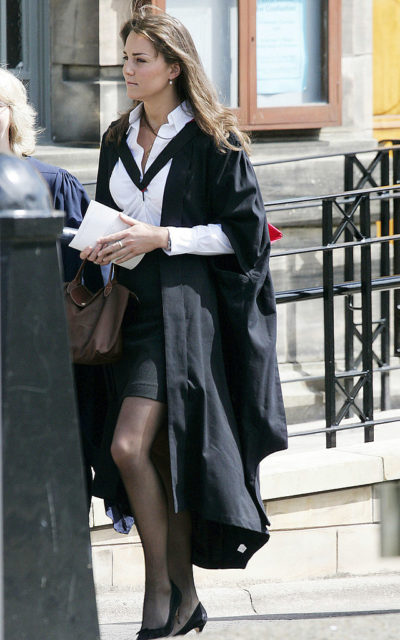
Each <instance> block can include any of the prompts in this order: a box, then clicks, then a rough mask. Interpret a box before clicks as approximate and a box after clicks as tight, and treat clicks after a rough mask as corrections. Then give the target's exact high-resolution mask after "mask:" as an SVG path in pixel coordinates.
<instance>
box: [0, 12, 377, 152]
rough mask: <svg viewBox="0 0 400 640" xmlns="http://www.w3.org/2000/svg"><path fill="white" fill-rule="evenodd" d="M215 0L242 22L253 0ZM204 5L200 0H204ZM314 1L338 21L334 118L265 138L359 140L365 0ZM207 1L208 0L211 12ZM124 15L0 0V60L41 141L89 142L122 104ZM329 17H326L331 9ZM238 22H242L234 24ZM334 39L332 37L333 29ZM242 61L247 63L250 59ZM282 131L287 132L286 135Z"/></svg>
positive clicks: (262, 129) (364, 112)
mask: <svg viewBox="0 0 400 640" xmlns="http://www.w3.org/2000/svg"><path fill="white" fill-rule="evenodd" d="M155 2H156V4H158V5H162V6H164V5H166V8H167V10H168V8H169V7H171V11H172V9H174V11H175V14H177V15H182V17H185V16H186V18H187V19H188V20H189V22H190V9H188V8H187V7H186V9H181V10H180V9H179V6H181V5H182V3H181V2H180V0H175V2H174V1H173V0H171V2H168V0H167V2H165V0H164V1H160V0H158V1H157V0H155ZM218 2H219V3H220V4H221V6H222V5H224V4H227V3H228V4H229V7H227V10H228V9H229V11H232V10H235V11H236V12H239V13H237V15H238V25H241V24H242V21H243V16H244V17H245V18H246V16H247V14H246V15H245V13H244V12H245V11H246V10H247V7H249V12H250V5H251V6H253V5H254V6H255V5H256V2H255V0H239V2H238V1H237V0H218ZM263 2H265V0H258V3H257V14H255V13H254V12H255V11H256V9H254V12H253V13H254V15H256V16H257V17H256V18H255V19H257V20H259V19H261V18H259V13H258V11H259V10H261V9H262V3H263ZM274 2H275V3H276V5H277V7H278V9H279V10H281V11H283V10H284V9H285V7H284V5H286V9H285V10H286V11H289V12H290V11H291V9H290V7H289V9H287V7H288V6H290V4H291V3H293V11H294V10H295V8H296V7H295V5H296V3H298V4H299V6H300V5H301V4H302V3H303V5H304V7H308V6H309V7H310V8H309V9H307V10H308V11H311V10H312V11H315V10H314V3H315V0H289V2H282V0H274ZM320 2H321V5H320ZM203 4H204V3H203ZM207 4H209V2H208V0H206V2H205V5H207ZM183 5H184V3H183ZM183 5H182V6H183ZM196 5H199V6H198V7H197V10H199V7H200V8H201V6H200V5H201V3H199V2H197V3H196V2H194V3H193V5H191V6H193V9H192V11H193V12H194V11H195V10H196V9H195V7H196ZM322 5H326V12H327V14H328V13H329V12H332V11H333V9H332V6H333V5H334V10H335V16H334V19H335V20H336V21H338V22H340V24H338V25H337V31H339V32H340V31H341V39H342V47H341V54H340V52H337V51H336V52H333V55H335V56H336V58H338V59H339V67H340V68H339V74H338V78H337V83H338V85H337V86H338V89H337V90H338V91H340V87H341V91H340V94H341V99H340V105H339V110H338V117H337V123H338V124H337V125H336V126H333V127H332V126H322V127H321V128H312V129H307V133H306V134H305V133H304V131H302V129H301V125H299V124H297V125H296V127H295V128H293V129H292V130H291V126H290V124H289V125H286V124H284V125H283V128H282V131H283V132H285V133H286V136H282V135H280V136H279V133H278V134H277V131H278V132H279V124H278V125H275V126H274V131H273V135H272V134H271V135H272V139H273V140H277V139H278V140H279V139H282V137H284V138H286V139H287V138H289V139H290V140H298V141H300V142H301V141H303V140H309V139H311V140H314V141H315V140H321V141H336V140H347V141H348V140H351V141H353V142H361V141H365V140H368V139H370V138H371V126H372V124H371V123H372V85H371V83H372V0H346V2H340V0H317V5H315V6H322ZM215 8H216V7H215V2H214V5H213V7H212V11H214V10H215ZM204 9H205V6H204ZM299 10H300V8H299ZM179 11H180V12H181V13H179ZM185 11H186V13H185ZM250 13H251V12H250ZM250 13H249V15H250ZM128 15H129V1H128V0H84V1H83V2H82V1H81V0H69V2H64V1H62V0H30V1H29V2H28V1H27V0H12V1H11V0H0V18H1V20H0V59H1V62H2V63H7V64H8V66H9V67H10V68H13V67H14V68H15V69H16V73H18V74H19V76H20V77H21V78H22V79H24V80H25V81H26V82H27V83H28V84H29V87H30V92H31V98H32V100H33V102H34V103H35V104H36V106H37V107H38V110H39V113H40V120H41V124H42V125H43V126H44V127H45V129H46V136H47V139H48V140H52V141H54V142H74V143H76V142H78V143H79V142H82V143H87V142H92V143H96V142H98V140H99V138H100V135H101V132H102V131H103V130H104V129H105V127H106V125H107V124H108V123H109V122H110V120H111V119H113V118H114V117H115V116H116V115H117V113H118V112H119V111H121V110H123V109H124V108H125V107H126V106H127V103H126V98H125V91H124V85H123V81H122V76H121V44H120V41H119V37H118V31H119V27H120V25H121V23H122V22H123V21H124V20H125V19H126V18H127V17H128ZM215 15H216V14H215ZM226 15H228V13H227V14H226ZM229 15H230V14H229ZM260 15H261V14H260ZM211 16H214V14H211ZM246 19H247V18H246ZM329 20H333V18H332V16H330V17H329ZM240 29H243V27H242V26H240ZM257 29H258V31H257V37H260V38H261V36H260V33H261V32H262V30H261V27H260V28H258V26H257ZM249 33H250V32H247V31H246V32H243V31H241V32H240V39H241V42H240V43H239V46H240V50H241V49H243V48H244V47H245V46H247V43H246V37H247V36H248V34H249ZM327 33H328V32H326V34H325V35H324V33H322V35H321V44H322V48H323V47H324V46H325V45H326V46H327V44H326V43H325V45H324V42H323V39H324V38H325V39H326V38H327V37H328V36H327ZM307 37H308V36H307V34H306V36H305V38H307ZM330 37H331V33H329V38H330ZM335 37H336V36H335ZM249 39H251V36H250V35H249ZM253 39H254V38H253ZM337 43H340V33H339V39H338V40H337ZM267 45H268V43H267ZM335 46H336V44H335ZM338 46H339V45H338ZM266 51H268V49H266ZM249 60H250V58H248V60H247V64H248V65H249V64H250V65H251V60H250V62H249ZM310 64H311V60H308V62H307V65H308V66H309V65H310ZM251 71H252V68H251V67H248V68H246V60H244V61H243V60H242V61H241V62H240V68H239V74H240V76H241V77H242V78H244V77H246V76H247V75H249V74H250V75H251ZM257 73H258V71H257ZM324 73H325V74H326V73H327V74H328V76H329V74H331V73H332V69H326V70H325V71H324ZM217 81H218V79H217ZM245 90H246V89H245ZM333 90H335V91H336V88H332V87H331V88H330V91H333ZM242 98H243V100H246V99H247V96H243V94H242ZM271 113H272V112H271ZM266 118H267V120H265V118H264V124H265V126H264V125H263V124H262V123H261V124H260V125H257V126H255V127H254V128H255V129H257V131H258V136H260V135H261V137H262V138H263V139H264V138H265V137H266V139H269V137H268V130H269V126H268V115H267V116H266ZM299 127H300V128H299ZM248 128H251V125H250V126H249V127H248ZM290 130H291V135H288V134H289V132H290ZM264 134H265V136H264ZM258 139H259V138H258Z"/></svg>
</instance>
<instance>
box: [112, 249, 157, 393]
mask: <svg viewBox="0 0 400 640" xmlns="http://www.w3.org/2000/svg"><path fill="white" fill-rule="evenodd" d="M159 255H160V250H156V251H152V252H151V253H147V254H146V255H145V256H144V258H143V259H142V260H141V261H140V262H139V264H138V265H137V267H135V268H134V269H131V270H129V269H125V268H123V267H119V268H118V271H117V278H118V282H120V283H121V284H123V285H124V286H125V287H128V289H130V290H131V291H133V292H134V293H135V295H136V296H137V298H138V300H137V301H136V302H135V303H134V304H133V305H132V307H131V308H130V309H129V312H128V313H127V315H126V318H125V322H124V325H123V355H122V359H121V360H120V361H119V362H117V363H116V364H115V365H113V367H112V376H113V383H114V389H115V392H116V395H117V397H118V398H119V400H120V401H121V402H122V400H123V399H124V398H126V397H132V396H141V397H143V398H151V399H152V400H158V401H159V402H166V400H167V391H166V373H165V344H164V325H163V311H162V300H161V285H160V264H159Z"/></svg>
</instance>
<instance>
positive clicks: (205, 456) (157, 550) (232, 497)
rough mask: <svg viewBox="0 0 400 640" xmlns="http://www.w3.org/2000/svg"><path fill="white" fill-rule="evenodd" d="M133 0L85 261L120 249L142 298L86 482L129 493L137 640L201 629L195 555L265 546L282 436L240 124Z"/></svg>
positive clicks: (223, 562) (210, 561)
mask: <svg viewBox="0 0 400 640" xmlns="http://www.w3.org/2000/svg"><path fill="white" fill-rule="evenodd" d="M133 5H134V6H133V13H132V18H131V19H130V20H128V21H127V22H126V24H125V25H124V26H123V28H122V30H121V37H122V41H123V46H124V50H123V60H124V64H123V74H124V78H125V82H126V88H127V94H128V97H129V98H131V100H132V101H133V104H132V108H131V109H130V110H129V111H128V112H127V113H125V114H123V115H122V116H121V117H120V118H119V119H118V120H117V121H115V122H113V123H111V125H110V127H109V128H108V130H107V131H106V133H105V135H104V136H103V141H102V146H101V151H100V161H99V171H98V178H97V191H96V199H97V200H99V201H100V202H102V203H103V204H106V205H108V206H110V207H112V208H114V209H116V210H119V211H121V214H120V215H121V219H122V220H123V221H124V222H125V224H126V229H125V230H124V231H121V232H118V233H115V234H112V235H109V236H107V237H103V238H99V239H98V242H97V244H96V245H95V246H93V247H87V248H86V249H85V250H84V251H83V252H82V253H81V258H87V259H88V260H90V261H93V262H95V263H97V264H100V265H108V264H109V263H110V262H111V261H112V262H114V263H116V264H117V265H118V266H117V277H118V280H119V281H120V282H121V283H123V284H124V285H126V286H127V287H129V288H130V289H131V290H132V291H134V292H135V293H136V295H137V297H138V299H139V303H138V305H137V308H136V309H135V310H134V313H133V314H132V316H130V317H129V319H127V321H126V322H125V326H124V343H123V344H124V353H123V356H122V359H121V361H120V362H118V363H116V364H115V365H113V367H112V372H111V373H112V375H111V379H110V387H111V390H112V394H113V398H112V400H111V402H110V406H109V411H108V417H107V425H106V430H105V434H104V440H103V442H104V447H103V453H104V457H103V460H102V463H101V464H100V465H99V466H98V469H97V470H96V475H95V481H94V493H95V495H98V496H100V497H103V498H104V499H106V500H108V501H114V502H116V503H118V502H119V503H120V504H123V503H124V494H125V506H126V509H130V511H131V512H132V513H133V516H134V518H135V523H136V526H137V529H138V532H139V535H140V538H141V541H142V545H143V550H144V559H145V572H146V578H145V594H144V605H143V619H142V628H141V630H140V631H139V640H146V639H147V638H159V637H166V636H168V635H171V633H172V634H173V635H179V634H186V633H187V632H189V631H190V630H192V629H195V628H197V629H199V630H201V629H202V628H203V627H204V624H205V622H206V619H207V617H206V612H205V610H204V608H203V607H202V605H201V603H200V602H199V599H198V596H197V593H196V589H195V585H194V580H193V567H192V565H193V563H194V564H197V565H199V566H202V567H206V568H232V567H245V566H246V564H247V562H248V560H249V558H250V557H251V556H252V555H253V554H254V553H255V552H256V551H257V549H259V548H260V547H261V546H262V545H263V544H265V543H266V542H267V540H268V537H269V534H268V531H267V525H268V519H267V517H266V514H265V510H264V507H263V503H262V500H261V497H260V492H259V481H258V465H259V463H260V461H261V459H262V458H264V457H265V456H266V455H268V454H270V453H272V452H274V451H278V450H280V449H284V448H286V446H287V432H286V423H285V416H284V410H283V404H282V395H281V390H280V382H279V376H278V370H277V364H276V349H275V340H276V335H275V331H276V311H275V298H274V292H273V287H272V282H271V276H270V271H269V266H268V263H269V252H270V238H269V232H268V225H267V221H266V216H265V211H264V206H263V200H262V196H261V193H260V190H259V187H258V183H257V180H256V177H255V175H254V171H253V168H252V165H251V163H250V161H249V159H248V155H247V150H248V138H247V136H246V135H245V134H244V133H242V132H241V131H240V130H239V128H238V126H237V122H236V119H235V117H234V115H233V113H232V112H231V111H230V110H229V109H227V108H226V107H224V106H223V105H222V104H221V103H220V102H219V101H218V99H217V97H216V93H215V92H214V90H213V89H212V87H211V84H210V82H209V80H208V78H207V77H206V76H205V73H204V71H203V68H202V65H201V62H200V60H199V56H198V54H197V51H196V49H195V46H194V44H193V41H192V38H191V36H190V34H189V33H188V31H187V30H186V28H185V27H184V26H183V25H182V24H181V23H180V22H179V21H178V20H176V19H175V18H172V17H171V16H169V15H167V14H165V13H163V12H160V11H158V10H156V9H154V8H152V7H151V6H149V5H146V4H143V3H142V2H139V3H137V2H136V3H133ZM143 254H144V257H143V258H142V260H141V261H140V262H139V264H138V265H137V266H136V267H135V268H134V269H132V270H129V269H127V268H126V267H124V266H123V263H124V262H125V261H126V260H128V259H130V258H133V257H135V256H138V255H143Z"/></svg>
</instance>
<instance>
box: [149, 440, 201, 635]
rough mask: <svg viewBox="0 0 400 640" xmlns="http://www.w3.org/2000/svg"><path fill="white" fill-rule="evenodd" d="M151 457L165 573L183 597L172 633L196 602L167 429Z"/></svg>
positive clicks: (187, 523)
mask: <svg viewBox="0 0 400 640" xmlns="http://www.w3.org/2000/svg"><path fill="white" fill-rule="evenodd" d="M151 455H152V459H153V460H154V464H155V466H156V468H157V470H158V472H159V474H160V476H161V478H162V481H163V485H164V488H165V492H166V494H167V499H168V547H167V549H168V571H169V575H170V577H171V580H173V582H174V583H175V584H176V585H177V587H178V588H179V589H180V591H181V593H182V602H181V604H180V607H179V617H178V621H177V623H176V624H175V627H174V633H175V632H176V631H178V630H179V629H180V628H181V627H183V626H184V624H185V623H186V622H187V620H188V619H189V617H190V616H191V614H192V613H193V611H194V609H195V608H196V606H197V604H198V602H199V599H198V596H197V593H196V587H195V584H194V579H193V565H192V544H191V539H192V519H191V515H190V512H189V511H181V512H180V513H175V510H174V502H173V495H172V482H171V467H170V455H169V447H168V432H167V429H166V428H163V429H161V430H160V431H159V433H158V435H157V438H156V440H155V443H154V446H153V448H152V451H151Z"/></svg>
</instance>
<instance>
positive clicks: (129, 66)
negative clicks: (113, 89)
mask: <svg viewBox="0 0 400 640" xmlns="http://www.w3.org/2000/svg"><path fill="white" fill-rule="evenodd" d="M123 73H124V78H125V82H126V90H127V95H128V98H130V99H131V100H143V102H148V101H149V100H153V99H154V98H161V99H162V97H163V95H165V94H166V93H167V91H168V90H169V88H170V86H169V80H170V79H171V80H172V79H173V78H176V76H177V75H178V74H179V66H178V65H171V64H167V63H166V61H165V59H164V57H163V55H162V54H161V53H157V51H156V50H155V48H154V47H153V45H152V43H151V42H150V40H148V39H147V38H145V37H144V36H141V35H138V34H137V33H134V32H133V31H131V33H130V34H129V36H128V38H127V40H126V43H125V48H124V68H123Z"/></svg>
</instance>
